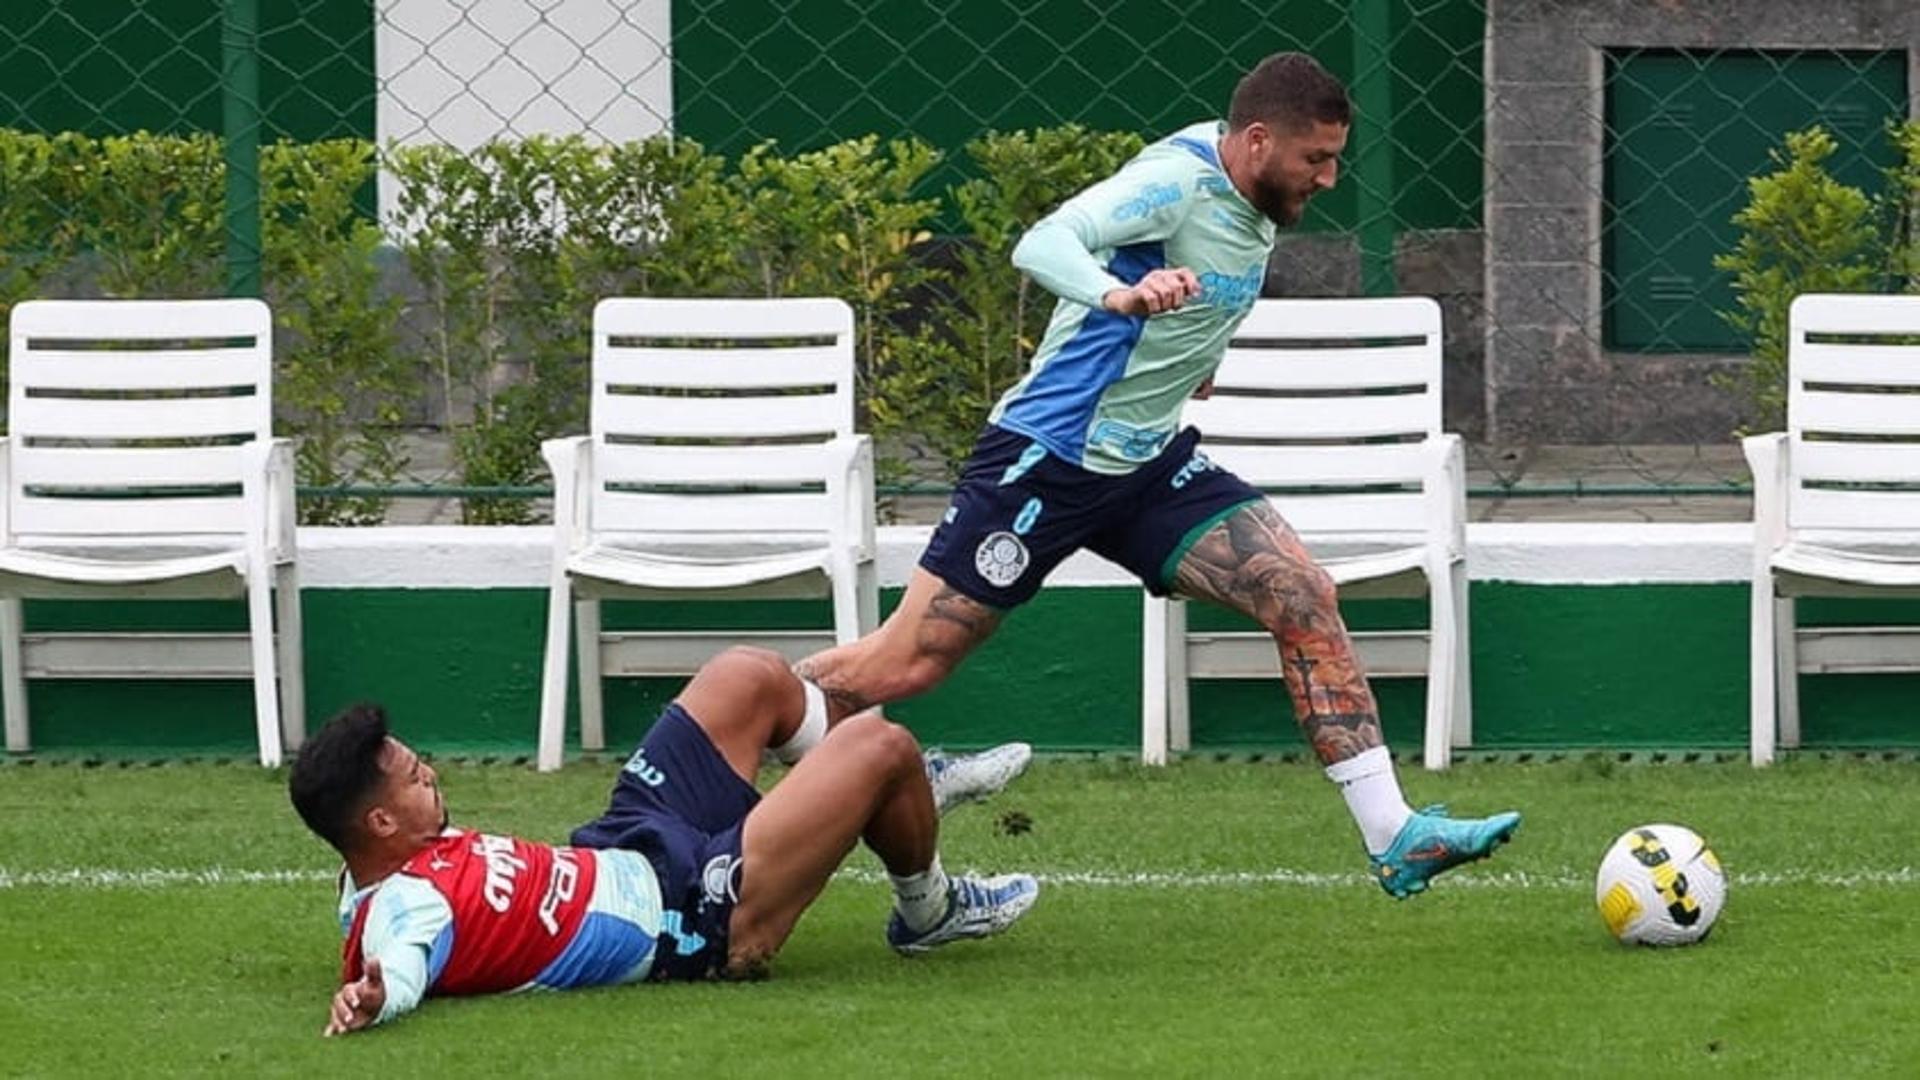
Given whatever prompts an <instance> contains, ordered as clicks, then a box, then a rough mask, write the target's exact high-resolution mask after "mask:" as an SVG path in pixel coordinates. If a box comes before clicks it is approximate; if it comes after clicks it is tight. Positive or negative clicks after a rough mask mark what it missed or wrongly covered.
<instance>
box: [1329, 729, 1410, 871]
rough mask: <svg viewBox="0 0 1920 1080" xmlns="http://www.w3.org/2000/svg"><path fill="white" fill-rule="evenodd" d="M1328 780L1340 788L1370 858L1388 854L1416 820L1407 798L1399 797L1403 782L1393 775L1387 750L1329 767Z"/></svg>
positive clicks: (1379, 748)
mask: <svg viewBox="0 0 1920 1080" xmlns="http://www.w3.org/2000/svg"><path fill="white" fill-rule="evenodd" d="M1327 779H1329V780H1331V781H1333V782H1334V783H1336V784H1339V785H1340V794H1341V795H1342V796H1344V797H1345V798H1346V800H1347V811H1348V812H1349V813H1351V814H1352V815H1353V822H1354V824H1356V825H1358V826H1360V837H1361V839H1362V841H1364V842H1365V843H1366V845H1367V854H1369V855H1378V854H1380V853H1381V852H1383V851H1385V850H1387V848H1388V846H1389V845H1391V844H1392V843H1393V838H1394V837H1396V836H1398V835H1400V827H1401V826H1403V825H1405V824H1406V823H1407V819H1408V818H1410V817H1412V816H1413V808H1412V807H1410V806H1408V805H1407V798H1406V796H1404V795H1402V794H1400V778H1399V777H1397V776H1395V775H1394V774H1393V757H1392V756H1391V755H1389V754H1388V753H1387V748H1386V747H1384V746H1376V747H1374V748H1373V749H1371V750H1368V751H1366V752H1364V753H1361V754H1358V755H1356V756H1354V757H1350V758H1348V759H1347V760H1345V761H1336V762H1334V763H1333V764H1331V765H1329V766H1327Z"/></svg>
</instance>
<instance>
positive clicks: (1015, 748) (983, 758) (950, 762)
mask: <svg viewBox="0 0 1920 1080" xmlns="http://www.w3.org/2000/svg"><path fill="white" fill-rule="evenodd" d="M926 759H927V782H928V783H929V784H932V785H933V808H934V810H935V811H936V812H938V813H942V814H944V813H946V812H947V811H948V810H951V809H953V808H954V807H956V806H959V805H960V804H961V803H966V802H973V801H975V800H977V799H984V798H986V797H987V796H989V795H992V794H994V793H995V792H997V791H999V790H1000V789H1001V788H1003V787H1006V786H1007V785H1008V784H1011V783H1013V780H1014V778H1015V777H1017V776H1019V775H1020V774H1021V773H1023V772H1025V771H1027V764H1028V763H1029V762H1031V761H1032V760H1033V747H1031V746H1028V745H1027V744H1026V743H1023V742H1010V743H1001V744H1000V745H999V746H996V747H994V748H993V749H991V750H982V751H980V752H979V753H977V754H945V753H942V752H940V751H938V750H928V751H927V752H926Z"/></svg>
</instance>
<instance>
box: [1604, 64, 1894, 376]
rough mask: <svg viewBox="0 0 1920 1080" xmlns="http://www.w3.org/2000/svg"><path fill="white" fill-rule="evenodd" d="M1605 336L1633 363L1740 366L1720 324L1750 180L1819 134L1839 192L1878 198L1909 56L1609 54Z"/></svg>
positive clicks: (1731, 338) (1728, 301) (1731, 333)
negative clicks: (1728, 262) (1713, 360)
mask: <svg viewBox="0 0 1920 1080" xmlns="http://www.w3.org/2000/svg"><path fill="white" fill-rule="evenodd" d="M1606 87H1607V90H1606V93H1607V103H1606V110H1607V139H1606V160H1605V177H1606V178H1605V184H1606V198H1605V201H1604V206H1605V207H1606V215H1607V216H1606V219H1605V221H1604V222H1603V224H1602V229H1601V247H1602V252H1601V261H1602V263H1603V265H1604V266H1605V268H1606V274H1605V276H1604V278H1603V281H1604V291H1605V296H1604V297H1603V301H1602V303H1603V307H1602V318H1603V333H1604V335H1605V338H1606V341H1607V344H1608V346H1609V347H1611V348H1615V349H1622V350H1629V351H1634V352H1650V353H1665V352H1725V353H1737V352H1744V351H1745V350H1746V348H1747V341H1746V339H1745V338H1744V337H1742V336H1741V335H1740V334H1739V333H1738V332H1736V331H1735V330H1734V329H1733V328H1732V327H1730V326H1728V325H1727V323H1726V320H1725V319H1723V318H1722V317H1721V316H1720V312H1723V311H1728V310H1731V309H1733V307H1734V295H1733V288H1732V284H1731V282H1732V278H1731V275H1729V274H1728V273H1726V272H1725V271H1721V270H1716V269H1714V266H1713V259H1714V256H1716V255H1720V254H1722V253H1724V252H1727V251H1731V250H1732V249H1733V247H1734V245H1735V244H1736V243H1737V242H1738V240H1739V237H1740V230H1739V229H1737V228H1735V227H1734V224H1733V215H1734V214H1735V212H1737V211H1738V210H1740V209H1741V208H1742V207H1744V206H1745V205H1746V204H1747V198H1748V194H1747V179H1748V178H1749V177H1751V176H1755V175H1759V174H1762V173H1766V172H1769V171H1771V170H1772V169H1773V167H1774V166H1773V165H1772V164H1771V163H1770V159H1769V156H1768V155H1769V154H1770V153H1772V152H1775V151H1776V150H1777V148H1778V147H1779V146H1780V144H1781V140H1782V139H1784V138H1785V136H1786V134H1787V133H1788V132H1790V131H1798V130H1800V129H1802V128H1806V127H1810V126H1812V125H1814V124H1820V125H1822V126H1824V127H1825V128H1826V129H1827V130H1828V131H1829V132H1830V133H1831V134H1832V135H1833V137H1834V139H1835V140H1836V141H1837V142H1838V143H1839V150H1838V152H1836V153H1835V154H1834V156H1833V159H1832V160H1830V161H1828V162H1827V168H1828V170H1829V171H1830V172H1831V173H1832V174H1833V176H1834V177H1835V178H1836V179H1838V180H1839V181H1840V182H1841V183H1844V184H1851V185H1854V186H1855V187H1859V188H1861V189H1862V190H1865V191H1867V192H1870V193H1873V192H1878V191H1879V190H1880V189H1881V188H1883V187H1884V186H1885V179H1884V176H1883V172H1882V171H1883V170H1884V169H1886V168H1887V167H1889V166H1891V165H1892V164H1894V159H1895V154H1894V149H1893V147H1892V145H1891V144H1890V143H1889V141H1888V140H1887V138H1886V137H1885V129H1886V125H1887V123H1888V121H1898V120H1902V119H1904V118H1905V117H1906V115H1907V54H1906V52H1905V51H1904V50H1888V51H1885V52H1850V51H1841V50H1833V49H1819V50H1772V51H1767V52H1759V51H1751V50H1730V49H1712V50H1696V51H1687V50H1676V49H1615V50H1609V51H1608V53H1607V69H1606Z"/></svg>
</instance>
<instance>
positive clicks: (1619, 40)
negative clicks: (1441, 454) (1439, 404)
mask: <svg viewBox="0 0 1920 1080" xmlns="http://www.w3.org/2000/svg"><path fill="white" fill-rule="evenodd" d="M1487 16H1488V40H1487V49H1486V73H1487V81H1486V94H1487V128H1486V161H1487V184H1488V187H1487V201H1486V214H1485V221H1486V227H1487V236H1486V286H1485V291H1484V297H1485V301H1486V311H1487V315H1488V318H1487V322H1486V348H1485V369H1484V370H1485V379H1486V421H1487V436H1488V437H1489V438H1490V439H1492V440H1495V441H1498V442H1503V443H1541V442H1619V443H1654V442H1692V441H1718V440H1723V439H1725V438H1726V437H1727V436H1728V434H1729V433H1730V432H1731V431H1732V430H1733V428H1734V427H1735V426H1736V425H1737V424H1738V422H1739V420H1740V415H1739V408H1738V401H1737V400H1736V399H1735V398H1734V397H1733V396H1731V395H1730V394H1728V393H1726V392H1724V391H1722V390H1720V389H1719V388H1717V387H1715V386H1714V385H1713V384H1712V381H1711V380H1712V378H1713V375H1714V374H1715V373H1716V372H1719V371H1725V370H1728V369H1731V368H1733V367H1736V366H1738V365H1739V364H1742V363H1744V362H1745V360H1744V358H1743V357H1737V356H1701V355H1691V354H1686V355H1667V356H1657V355H1655V356H1650V355H1644V354H1620V353H1613V352H1610V351H1608V350H1607V349H1606V348H1605V347H1604V345H1603V342H1602V337H1601V325H1600V307H1601V284H1602V282H1601V250H1600V242H1601V241H1600V230H1601V223H1602V221H1601V202H1600V200H1601V192H1602V189H1603V183H1602V173H1601V154H1602V150H1603V145H1604V137H1605V130H1604V123H1605V117H1604V115H1603V114H1604V107H1603V96H1602V95H1603V93H1604V84H1603V77H1604V61H1605V57H1606V52H1607V50H1609V49H1622V48H1689V49H1718V48H1727V49H1870V50H1878V49H1899V48H1904V49H1907V50H1909V52H1908V70H1909V78H1908V87H1909V93H1915V92H1916V91H1920V3H1917V2H1915V0H1832V2H1828V3H1805V2H1803V0H1488V3H1487ZM1910 111H1911V112H1920V109H1916V108H1912V107H1910Z"/></svg>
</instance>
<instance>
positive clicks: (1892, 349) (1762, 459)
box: [1744, 295, 1920, 765]
mask: <svg viewBox="0 0 1920 1080" xmlns="http://www.w3.org/2000/svg"><path fill="white" fill-rule="evenodd" d="M1787 325H1788V330H1787V336H1788V342H1787V430H1786V431H1784V432H1774V433H1771V434H1767V435H1756V436H1753V437H1750V438H1748V439H1746V440H1745V444H1744V449H1745V450H1746V455H1747V462H1748V464H1749V465H1750V466H1751V467H1752V469H1753V532H1754V549H1753V550H1754V556H1753V591H1752V605H1751V611H1752V619H1751V626H1752V641H1751V648H1752V686H1751V689H1752V695H1751V700H1752V707H1753V711H1752V717H1751V729H1752V730H1751V739H1750V743H1749V753H1750V755H1751V757H1752V760H1753V763H1754V764H1755V765H1765V764H1767V763H1769V762H1771V761H1772V760H1773V758H1774V748H1775V746H1776V745H1779V746H1786V747H1790V748H1791V747H1796V746H1798V745H1800V694H1799V686H1798V682H1799V679H1798V677H1799V675H1800V674H1801V673H1803V672H1805V673H1853V674H1864V673H1870V672H1896V671H1909V672H1910V671H1920V627H1899V626H1864V627H1825V628H1819V629H1805V630H1799V629H1796V626H1795V621H1794V598H1795V597H1797V596H1869V597H1901V596H1907V597H1916V596H1920V296H1825V295H1806V296H1801V297H1799V298H1797V299H1796V300H1794V302H1793V306H1792V308H1790V309H1789V312H1788V319H1787ZM1776 722H1777V725H1778V726H1777V729H1776Z"/></svg>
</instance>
